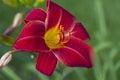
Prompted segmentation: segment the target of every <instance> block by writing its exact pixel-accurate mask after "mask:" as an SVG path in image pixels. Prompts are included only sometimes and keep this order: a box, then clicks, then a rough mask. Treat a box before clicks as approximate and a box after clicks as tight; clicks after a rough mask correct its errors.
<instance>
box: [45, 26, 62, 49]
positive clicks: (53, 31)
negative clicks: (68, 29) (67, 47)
mask: <svg viewBox="0 0 120 80" xmlns="http://www.w3.org/2000/svg"><path fill="white" fill-rule="evenodd" d="M44 40H45V43H46V45H47V46H48V47H49V48H50V49H51V50H53V49H57V48H61V47H62V46H63V45H64V42H63V41H64V27H62V25H61V26H60V27H58V26H55V27H52V28H50V29H49V30H48V31H47V32H46V33H45V35H44Z"/></svg>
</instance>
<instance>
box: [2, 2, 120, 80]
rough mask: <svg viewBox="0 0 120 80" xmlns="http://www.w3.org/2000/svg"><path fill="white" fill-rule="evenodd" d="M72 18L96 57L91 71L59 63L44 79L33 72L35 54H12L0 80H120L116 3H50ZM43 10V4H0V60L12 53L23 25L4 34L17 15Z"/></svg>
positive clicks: (119, 29) (119, 7)
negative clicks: (87, 34) (59, 7)
mask: <svg viewBox="0 0 120 80" xmlns="http://www.w3.org/2000/svg"><path fill="white" fill-rule="evenodd" d="M53 1H54V2H56V3H57V4H59V5H61V6H62V7H63V8H65V9H66V10H68V11H69V12H70V13H72V14H73V15H75V16H76V18H77V21H79V22H81V23H83V24H84V26H85V28H86V29H87V31H88V32H89V34H90V36H91V40H90V41H89V44H90V45H91V46H92V47H93V48H94V51H95V54H96V60H95V65H94V67H93V68H92V69H85V68H70V67H66V66H64V65H63V64H62V63H59V64H58V66H57V68H56V70H55V72H54V74H53V75H52V76H50V77H47V76H44V75H43V74H41V73H39V72H38V71H37V70H36V69H35V61H36V55H35V53H25V52H19V53H16V54H15V55H14V56H13V58H12V61H11V62H10V63H9V64H8V65H7V66H6V67H4V68H3V69H1V70H0V80H120V0H53ZM35 7H42V8H44V9H46V7H45V1H44V0H43V2H42V0H0V56H2V55H3V54H4V53H6V52H7V51H10V50H12V45H13V43H14V41H15V39H16V38H17V37H18V35H19V33H20V31H21V29H22V28H23V25H24V22H23V20H22V23H21V24H20V25H18V26H17V28H16V29H15V30H14V31H13V32H12V34H11V35H10V36H9V37H8V38H3V36H2V35H3V33H4V31H5V30H6V29H7V28H8V27H9V26H10V25H11V24H12V23H13V19H14V16H15V15H16V14H17V13H20V14H21V13H22V14H23V16H22V17H23V19H24V17H25V16H26V15H27V13H28V12H29V11H30V10H32V9H33V8H35Z"/></svg>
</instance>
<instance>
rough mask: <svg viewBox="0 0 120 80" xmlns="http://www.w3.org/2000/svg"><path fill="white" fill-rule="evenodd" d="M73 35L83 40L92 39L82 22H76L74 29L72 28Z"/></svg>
mask: <svg viewBox="0 0 120 80" xmlns="http://www.w3.org/2000/svg"><path fill="white" fill-rule="evenodd" d="M72 35H73V36H75V37H77V38H79V39H81V40H89V39H90V37H89V34H88V33H87V31H86V30H85V28H84V26H83V25H82V24H81V23H76V25H75V27H74V29H73V30H72Z"/></svg>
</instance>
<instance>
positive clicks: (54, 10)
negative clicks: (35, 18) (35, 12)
mask: <svg viewBox="0 0 120 80" xmlns="http://www.w3.org/2000/svg"><path fill="white" fill-rule="evenodd" d="M46 19H47V20H46V21H47V27H48V28H50V27H54V26H56V25H62V26H63V27H64V30H65V31H70V30H71V29H72V28H73V27H74V25H75V17H74V16H73V15H71V14H70V13H69V12H67V11H66V10H65V9H63V8H62V7H61V6H59V5H57V4H55V3H53V2H52V1H50V0H48V12H47V18H46Z"/></svg>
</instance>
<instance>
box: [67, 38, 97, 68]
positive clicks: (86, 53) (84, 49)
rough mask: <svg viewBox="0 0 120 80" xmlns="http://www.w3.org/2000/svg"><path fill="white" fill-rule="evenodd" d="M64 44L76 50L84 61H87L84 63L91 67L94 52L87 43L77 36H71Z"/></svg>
mask: <svg viewBox="0 0 120 80" xmlns="http://www.w3.org/2000/svg"><path fill="white" fill-rule="evenodd" d="M65 45H66V46H68V47H70V48H73V49H74V50H76V51H78V52H79V53H80V54H81V55H82V56H83V57H84V58H85V59H86V61H88V63H85V64H86V65H87V66H88V67H92V65H93V63H94V60H95V54H94V51H93V49H92V48H91V47H90V46H89V45H88V44H86V43H85V42H84V41H82V40H81V39H79V38H76V37H71V38H70V40H69V41H68V42H67V43H66V44H65Z"/></svg>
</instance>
